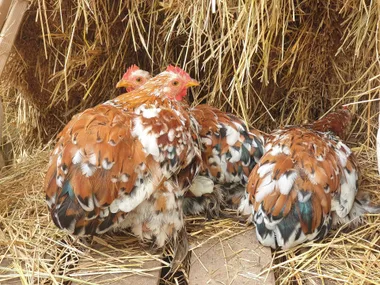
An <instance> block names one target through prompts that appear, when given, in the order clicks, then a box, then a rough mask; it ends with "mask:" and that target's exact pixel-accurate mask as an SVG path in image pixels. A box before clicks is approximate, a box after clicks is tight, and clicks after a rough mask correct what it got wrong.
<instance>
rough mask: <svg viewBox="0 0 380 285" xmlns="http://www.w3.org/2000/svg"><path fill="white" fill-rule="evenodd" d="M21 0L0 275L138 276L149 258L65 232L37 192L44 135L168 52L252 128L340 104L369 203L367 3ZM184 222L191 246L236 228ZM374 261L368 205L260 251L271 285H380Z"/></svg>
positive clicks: (8, 100)
mask: <svg viewBox="0 0 380 285" xmlns="http://www.w3.org/2000/svg"><path fill="white" fill-rule="evenodd" d="M31 2H32V3H31V6H30V9H29V11H28V12H27V14H26V16H25V19H24V21H23V25H22V27H21V30H20V32H19V35H18V38H17V40H16V43H15V48H14V50H13V53H12V55H11V58H10V59H9V62H8V64H7V66H6V71H5V72H4V74H3V76H2V78H1V79H0V80H1V88H0V94H1V96H2V99H3V104H4V109H5V115H6V122H5V125H4V126H3V128H4V132H3V133H4V138H3V151H4V152H5V154H6V158H7V160H8V166H7V167H6V168H4V169H3V170H2V171H1V172H0V219H1V220H0V243H1V247H0V250H1V253H0V254H1V255H0V256H1V265H0V270H1V273H0V283H2V284H3V283H4V284H11V281H12V280H15V279H12V280H11V279H10V278H16V279H17V280H21V282H23V283H24V284H51V283H54V284H56V283H58V284H59V283H63V282H68V281H72V280H75V279H78V278H80V275H81V273H80V272H84V271H92V272H93V274H94V275H93V278H92V279H89V280H90V281H88V282H90V283H91V282H96V280H97V279H96V277H97V276H98V274H103V273H105V272H119V273H118V274H117V275H115V278H121V277H122V276H127V275H131V274H147V273H149V272H145V271H144V270H142V269H141V267H142V264H143V263H144V262H149V261H151V260H156V259H157V258H159V255H157V254H153V253H149V252H148V251H143V250H141V249H140V247H139V246H138V243H137V242H136V240H135V238H134V237H132V236H128V235H126V234H118V235H105V236H100V237H95V238H93V239H88V240H75V239H73V238H72V237H69V236H67V235H65V234H64V233H62V232H60V231H59V230H58V229H56V228H55V227H54V225H53V224H52V222H51V221H50V218H49V216H48V212H47V208H46V205H45V202H44V194H43V193H42V181H43V176H44V171H45V169H46V164H47V160H48V153H49V151H50V147H51V143H50V140H51V139H52V138H54V136H55V135H56V133H57V132H58V131H59V130H60V129H61V128H62V126H63V125H64V124H65V123H66V122H67V121H68V120H69V119H70V118H71V116H72V115H73V114H75V113H76V112H79V111H81V110H83V109H85V108H87V107H89V106H94V105H95V104H97V103H99V102H103V101H104V100H107V99H109V98H112V97H114V96H116V95H118V94H119V91H118V90H116V89H115V87H114V86H115V84H116V82H117V81H118V79H119V78H120V77H121V75H122V74H123V72H124V70H125V69H126V67H127V66H129V65H130V64H133V63H136V64H138V65H139V66H140V67H141V68H143V69H146V70H148V71H150V72H154V73H157V72H159V71H160V70H162V69H163V68H164V67H165V66H166V65H168V64H169V63H170V64H178V65H180V66H182V67H184V68H185V69H186V70H187V71H189V72H190V73H191V75H192V76H193V77H195V78H197V79H199V80H200V81H201V82H202V86H201V87H200V88H199V89H198V90H196V92H194V93H192V94H190V96H189V97H190V101H191V102H192V103H193V104H197V103H199V102H207V103H209V104H211V105H214V106H218V107H220V108H221V109H223V110H226V111H231V112H233V113H236V114H239V115H240V116H241V117H243V118H244V119H245V120H246V121H247V123H249V124H251V125H253V126H255V127H257V128H259V129H262V130H264V131H268V130H271V129H273V128H276V127H279V126H283V125H285V124H297V123H302V122H306V121H311V120H314V119H316V118H319V117H320V116H322V115H323V114H325V113H326V112H328V111H329V110H330V109H332V108H334V107H335V106H336V105H341V104H344V103H345V104H347V103H348V104H352V106H350V108H351V110H352V111H353V112H355V113H356V115H357V116H356V118H355V120H354V124H353V128H352V132H351V135H350V138H349V145H350V146H351V147H352V149H353V150H354V152H355V153H356V154H357V155H358V157H359V161H360V165H361V171H362V173H361V174H362V179H361V182H360V187H361V189H363V190H365V191H366V192H368V193H370V194H371V195H372V197H373V201H374V202H380V193H379V191H378V190H379V189H378V188H379V186H378V185H379V175H378V172H377V167H376V153H375V139H376V131H377V117H378V114H379V108H378V104H377V102H376V101H374V100H376V98H379V91H380V88H379V86H380V84H379V81H380V61H379V50H378V49H379V44H380V31H379V25H378V23H379V21H380V4H379V3H378V2H376V1H359V0H348V1H343V0H336V1H312V0H310V1H287V0H280V1H269V0H253V1H244V0H233V1H218V0H216V1H202V0H197V1H190V0H186V1H182V2H180V1H170V0H165V1H138V0H130V1H106V0H100V1H89V0H80V1H54V0H33V1H31ZM213 2H215V7H214V6H213ZM214 8H215V13H213V10H214ZM360 101H365V102H363V103H360V104H357V103H358V102H360ZM187 230H188V232H189V235H190V240H191V243H192V244H193V245H197V244H202V242H205V241H207V240H208V239H210V238H211V239H214V238H220V237H222V238H227V237H229V236H232V235H235V234H238V233H239V232H241V231H245V230H246V225H244V224H241V223H238V222H237V221H233V220H230V219H226V220H217V221H205V220H204V219H202V218H189V220H188V229H187ZM247 246H248V245H247ZM115 256H116V257H115ZM120 256H121V257H120ZM379 260H380V217H379V216H368V217H366V218H365V222H364V223H363V225H362V226H360V227H359V228H357V229H355V230H353V231H348V230H347V227H346V226H343V227H342V228H340V229H339V230H337V231H333V232H331V234H330V235H329V236H328V238H326V239H325V240H324V241H323V242H321V243H309V244H305V245H303V246H300V247H298V248H296V249H294V250H290V251H286V252H273V263H272V265H271V267H270V266H269V265H268V267H267V269H264V271H263V274H265V273H266V272H265V270H274V273H275V275H276V278H277V281H276V282H277V283H278V284H293V283H295V284H307V283H309V284H342V283H343V282H346V283H348V284H380V270H379V269H380V268H379V267H380V263H379ZM79 261H81V262H79ZM78 264H80V268H78V266H79V265H78ZM82 282H83V281H82Z"/></svg>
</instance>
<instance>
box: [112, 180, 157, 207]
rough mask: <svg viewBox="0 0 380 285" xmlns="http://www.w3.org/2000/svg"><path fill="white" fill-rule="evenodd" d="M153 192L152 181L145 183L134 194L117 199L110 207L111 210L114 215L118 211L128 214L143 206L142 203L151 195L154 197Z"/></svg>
mask: <svg viewBox="0 0 380 285" xmlns="http://www.w3.org/2000/svg"><path fill="white" fill-rule="evenodd" d="M153 190H154V188H153V183H152V181H144V183H143V184H141V185H140V187H137V188H136V189H134V190H133V193H132V194H130V195H124V196H123V197H121V198H118V199H115V200H114V201H113V202H112V203H111V205H110V210H111V212H113V213H116V212H117V210H120V211H123V212H127V213H128V212H130V211H132V210H133V209H135V208H136V207H137V206H138V205H139V204H141V202H142V201H144V200H146V199H147V198H149V197H150V195H152V193H153ZM115 210H116V211H115Z"/></svg>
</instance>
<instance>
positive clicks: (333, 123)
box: [240, 109, 380, 249]
mask: <svg viewBox="0 0 380 285" xmlns="http://www.w3.org/2000/svg"><path fill="white" fill-rule="evenodd" d="M351 120H352V115H351V113H350V112H349V111H348V110H347V109H342V110H339V111H337V112H334V113H331V114H329V115H327V116H326V117H325V118H323V119H321V120H318V121H316V122H315V123H313V124H311V125H305V126H290V127H285V128H282V129H279V130H277V131H274V132H273V133H271V134H270V135H269V136H268V137H267V141H266V145H265V153H264V155H263V156H262V157H261V159H260V161H259V163H258V164H257V165H256V166H255V168H254V169H253V171H252V173H251V174H250V176H249V181H248V185H247V192H248V195H247V198H246V199H245V200H243V203H242V205H241V207H240V211H241V212H243V213H245V214H252V221H253V223H254V224H255V225H256V234H257V237H258V239H259V241H260V242H261V243H262V244H263V245H265V246H270V247H272V248H283V249H287V248H291V247H294V246H296V245H298V244H301V243H303V242H306V241H311V240H318V239H322V238H323V237H325V236H326V235H327V233H328V232H329V230H330V228H331V226H332V225H336V224H338V223H342V222H348V221H350V220H352V219H354V218H357V217H359V216H361V215H362V214H363V213H365V212H370V213H378V212H380V208H379V207H372V206H371V205H370V204H368V203H367V201H365V200H360V198H358V196H357V193H358V174H359V169H358V165H357V161H356V158H355V156H354V154H353V153H352V152H351V150H350V148H349V147H348V146H347V145H346V144H345V143H344V142H343V141H342V139H341V138H345V135H346V133H347V130H348V129H349V127H350V125H351ZM357 198H358V199H357Z"/></svg>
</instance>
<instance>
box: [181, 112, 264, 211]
mask: <svg viewBox="0 0 380 285" xmlns="http://www.w3.org/2000/svg"><path fill="white" fill-rule="evenodd" d="M189 112H190V117H191V119H192V120H194V121H195V122H196V123H197V124H198V128H199V129H198V134H199V137H200V139H201V153H202V171H201V173H200V175H199V176H198V177H197V178H196V179H195V181H194V183H193V185H192V186H191V188H190V192H188V194H187V195H186V199H185V200H184V211H185V213H187V214H199V213H202V212H206V213H207V215H208V216H209V217H215V216H218V215H219V211H220V207H221V206H222V205H228V207H231V208H236V207H237V206H238V205H239V204H240V200H241V198H242V197H243V196H244V193H245V186H246V184H247V181H248V176H249V174H250V172H251V171H252V169H253V167H254V166H255V165H256V164H257V162H258V161H259V159H260V158H261V156H262V155H263V152H264V148H263V146H264V137H263V135H262V134H261V133H260V132H259V131H258V130H255V129H253V128H252V129H249V128H247V127H246V125H245V123H244V121H243V120H241V119H239V118H238V117H236V116H234V115H232V114H229V113H226V112H223V111H220V110H218V109H216V108H214V107H211V106H209V105H198V106H196V107H194V108H191V109H190V110H189Z"/></svg>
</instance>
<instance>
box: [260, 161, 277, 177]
mask: <svg viewBox="0 0 380 285" xmlns="http://www.w3.org/2000/svg"><path fill="white" fill-rule="evenodd" d="M274 166H275V164H274V163H265V164H262V165H260V167H259V169H258V170H257V174H258V175H259V176H260V178H263V177H264V176H265V175H267V174H268V173H269V172H272V170H273V168H274Z"/></svg>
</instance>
